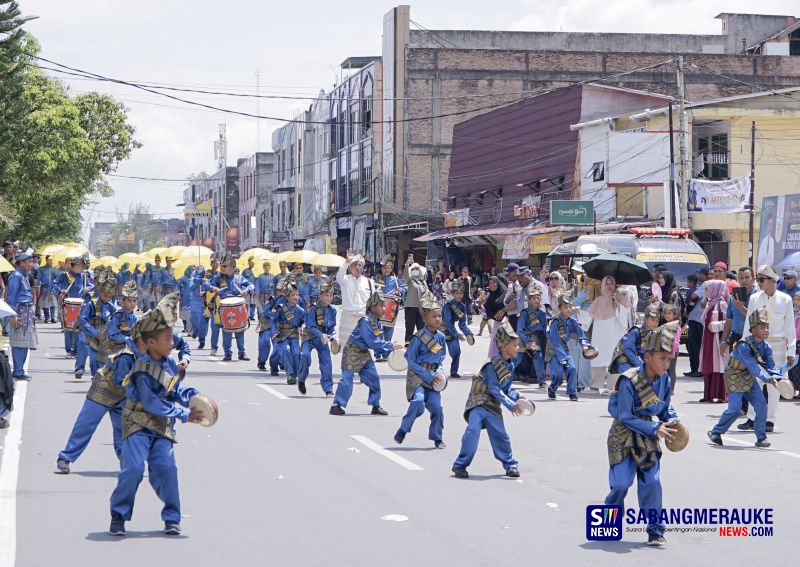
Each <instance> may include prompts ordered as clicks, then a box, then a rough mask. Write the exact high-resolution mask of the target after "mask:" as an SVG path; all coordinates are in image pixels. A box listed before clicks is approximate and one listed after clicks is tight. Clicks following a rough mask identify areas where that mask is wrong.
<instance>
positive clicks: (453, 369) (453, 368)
mask: <svg viewBox="0 0 800 567" xmlns="http://www.w3.org/2000/svg"><path fill="white" fill-rule="evenodd" d="M460 342H461V341H459V340H458V339H453V340H452V341H447V352H448V354H449V355H450V358H452V359H453V360H452V361H451V362H450V375H451V376H452V375H453V374H458V364H459V362H461V345H460V344H459V343H460Z"/></svg>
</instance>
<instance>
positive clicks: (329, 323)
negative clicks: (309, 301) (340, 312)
mask: <svg viewBox="0 0 800 567" xmlns="http://www.w3.org/2000/svg"><path fill="white" fill-rule="evenodd" d="M306 330H308V332H309V333H311V335H312V336H313V337H314V338H315V339H322V336H323V335H328V336H333V335H335V334H336V309H335V308H334V307H333V306H332V305H328V306H327V307H325V314H324V322H323V326H322V328H320V327H319V325H317V306H316V305H312V306H311V308H310V309H308V310H306Z"/></svg>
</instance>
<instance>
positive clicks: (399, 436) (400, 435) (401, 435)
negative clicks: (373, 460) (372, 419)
mask: <svg viewBox="0 0 800 567" xmlns="http://www.w3.org/2000/svg"><path fill="white" fill-rule="evenodd" d="M405 439H406V432H405V431H403V430H402V429H398V430H397V433H395V434H394V442H395V443H397V444H398V445H402V444H403V441H405Z"/></svg>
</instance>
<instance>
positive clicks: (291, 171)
mask: <svg viewBox="0 0 800 567" xmlns="http://www.w3.org/2000/svg"><path fill="white" fill-rule="evenodd" d="M289 175H290V176H292V175H294V144H292V145H291V146H289Z"/></svg>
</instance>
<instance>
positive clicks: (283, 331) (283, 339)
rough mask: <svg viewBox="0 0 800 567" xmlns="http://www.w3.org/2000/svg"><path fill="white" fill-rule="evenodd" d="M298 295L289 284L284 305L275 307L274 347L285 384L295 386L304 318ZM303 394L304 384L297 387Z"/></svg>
mask: <svg viewBox="0 0 800 567" xmlns="http://www.w3.org/2000/svg"><path fill="white" fill-rule="evenodd" d="M299 299H300V293H299V292H298V290H297V288H296V287H294V286H293V285H291V284H289V285H288V288H287V291H286V303H283V304H281V305H278V306H276V314H275V325H276V326H277V328H278V340H277V343H276V346H275V349H276V352H279V356H280V360H281V362H283V367H284V368H285V369H286V383H287V384H289V385H294V384H297V373H298V371H299V370H300V327H302V326H303V321H304V320H305V317H306V310H305V309H303V308H302V307H300V306H299V305H298V301H299ZM298 388H299V390H300V392H302V393H303V394H305V388H306V386H305V384H303V385H302V387H300V386H298Z"/></svg>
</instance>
